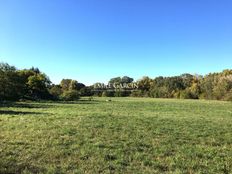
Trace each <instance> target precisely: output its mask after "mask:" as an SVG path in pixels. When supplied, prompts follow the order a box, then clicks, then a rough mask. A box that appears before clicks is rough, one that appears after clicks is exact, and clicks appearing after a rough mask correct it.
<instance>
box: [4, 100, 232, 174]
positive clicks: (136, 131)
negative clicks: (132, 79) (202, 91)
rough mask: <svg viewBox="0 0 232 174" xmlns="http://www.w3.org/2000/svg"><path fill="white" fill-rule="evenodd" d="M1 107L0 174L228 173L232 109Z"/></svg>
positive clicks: (193, 103)
mask: <svg viewBox="0 0 232 174" xmlns="http://www.w3.org/2000/svg"><path fill="white" fill-rule="evenodd" d="M0 106H1V107H0V173H64V174H66V173H128V174H132V173H206V174H208V173H232V103H231V102H220V101H197V100H174V99H141V98H112V101H111V102H107V101H106V98H95V99H94V101H88V100H81V101H78V102H76V103H46V102H41V103H23V102H19V103H9V104H5V105H0Z"/></svg>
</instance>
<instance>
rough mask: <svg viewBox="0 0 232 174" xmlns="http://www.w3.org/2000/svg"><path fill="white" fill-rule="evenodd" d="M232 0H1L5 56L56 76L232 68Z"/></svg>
mask: <svg viewBox="0 0 232 174" xmlns="http://www.w3.org/2000/svg"><path fill="white" fill-rule="evenodd" d="M231 9H232V1H231V0H220V1H219V0H191V1H188V0H0V62H8V63H9V64H12V65H15V66H16V67H19V68H30V67H31V66H35V67H39V68H40V69H41V70H42V71H43V72H45V73H46V74H47V75H48V76H49V77H50V79H51V80H52V81H53V82H54V83H59V82H60V80H61V79H62V78H73V79H76V80H78V81H80V82H82V83H85V84H92V83H94V82H99V81H100V82H107V81H108V80H109V79H110V78H111V77H116V76H123V75H128V76H131V77H133V78H135V79H139V78H141V77H142V76H145V75H147V76H150V77H152V78H153V77H156V76H159V75H163V76H172V75H179V74H182V73H198V74H206V73H209V72H218V71H221V70H223V69H231V68H232V10H231Z"/></svg>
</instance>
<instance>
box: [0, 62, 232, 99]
mask: <svg viewBox="0 0 232 174" xmlns="http://www.w3.org/2000/svg"><path fill="white" fill-rule="evenodd" d="M131 83H136V85H134V86H136V87H137V88H134V89H124V88H116V89H115V88H109V89H108V88H104V89H101V88H100V89H99V88H96V86H99V84H101V83H95V84H93V85H90V86H86V85H84V84H83V83H80V82H78V81H76V80H73V79H63V80H62V81H61V82H60V84H58V85H56V84H52V83H51V81H50V79H49V77H48V76H47V75H46V74H45V73H43V72H41V71H40V70H39V69H38V68H34V67H32V68H30V69H21V70H20V69H17V68H16V67H14V66H11V65H9V64H7V63H0V101H4V100H12V101H17V100H64V101H72V100H78V99H79V98H80V97H81V96H90V97H91V96H99V97H101V96H104V97H126V96H132V97H153V98H178V99H209V100H227V101H232V70H224V71H222V72H220V73H210V74H207V75H205V76H201V75H192V74H182V75H180V76H173V77H162V76H160V77H156V78H154V79H152V78H149V77H143V78H141V79H139V80H137V81H134V79H133V78H131V77H128V76H124V77H115V78H112V79H110V81H109V84H116V85H120V84H131ZM121 86H130V85H121Z"/></svg>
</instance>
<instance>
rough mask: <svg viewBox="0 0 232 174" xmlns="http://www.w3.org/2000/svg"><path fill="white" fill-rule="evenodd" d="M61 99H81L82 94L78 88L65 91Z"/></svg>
mask: <svg viewBox="0 0 232 174" xmlns="http://www.w3.org/2000/svg"><path fill="white" fill-rule="evenodd" d="M61 99H62V100H64V101H75V100H79V99H80V94H79V92H78V91H76V90H69V91H65V92H64V93H63V94H62V95H61Z"/></svg>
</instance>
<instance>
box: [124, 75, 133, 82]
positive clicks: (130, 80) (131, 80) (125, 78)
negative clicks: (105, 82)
mask: <svg viewBox="0 0 232 174" xmlns="http://www.w3.org/2000/svg"><path fill="white" fill-rule="evenodd" d="M133 81H134V79H133V78H131V77H128V76H124V77H122V79H121V83H132V82H133Z"/></svg>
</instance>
